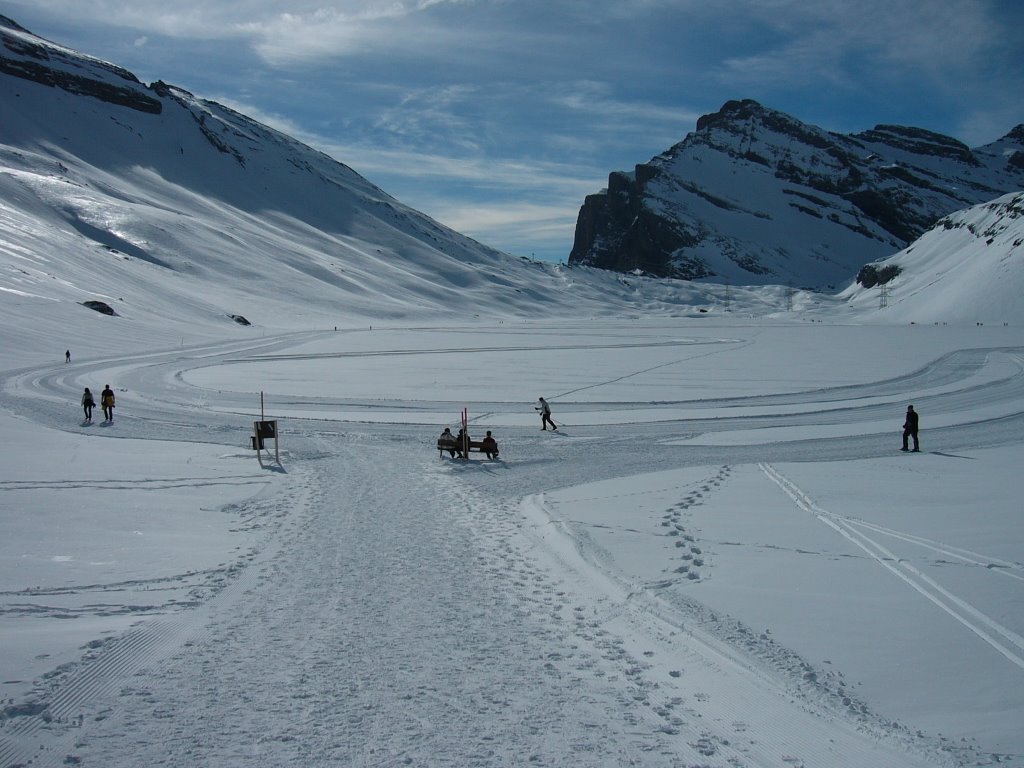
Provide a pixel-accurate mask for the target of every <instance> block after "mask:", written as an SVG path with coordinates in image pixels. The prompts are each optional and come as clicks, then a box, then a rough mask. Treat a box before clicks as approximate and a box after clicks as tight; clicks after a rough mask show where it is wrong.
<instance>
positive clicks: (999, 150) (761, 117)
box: [569, 100, 1024, 289]
mask: <svg viewBox="0 0 1024 768" xmlns="http://www.w3.org/2000/svg"><path fill="white" fill-rule="evenodd" d="M1022 188H1024V125H1020V126H1017V127H1016V128H1014V129H1013V130H1012V131H1011V132H1010V133H1009V134H1007V135H1006V136H1005V137H1003V138H1002V139H1000V140H999V141H997V142H994V143H993V144H989V145H987V146H984V147H980V148H977V149H973V150H972V149H971V148H969V147H967V146H966V145H965V144H963V143H961V142H959V141H957V140H956V139H952V138H949V137H948V136H942V135H940V134H937V133H932V132H931V131H926V130H922V129H920V128H909V127H904V126H895V125H879V126H877V127H875V128H874V129H872V130H869V131H864V132H863V133H858V134H853V135H842V134H836V133H831V132H828V131H825V130H822V129H820V128H817V127H815V126H811V125H806V124H804V123H802V122H800V121H799V120H796V119H795V118H793V117H790V116H788V115H786V114H783V113H782V112H778V111H776V110H772V109H767V108H765V107H763V106H761V105H760V104H758V103H757V102H755V101H751V100H745V101H730V102H728V103H726V104H725V105H724V106H723V107H722V109H721V110H720V111H719V112H717V113H715V114H711V115H705V116H704V117H702V118H700V119H699V120H698V121H697V130H696V131H695V132H693V133H691V134H689V135H688V136H687V137H686V138H685V139H684V140H683V141H682V142H680V143H679V144H677V145H676V146H674V147H672V148H671V149H669V150H668V151H667V152H665V153H663V154H661V155H659V156H657V157H655V158H653V159H652V160H651V161H650V162H648V163H644V164H641V165H637V166H636V168H635V169H634V171H633V172H632V173H627V172H615V173H612V174H611V175H610V176H609V179H608V188H607V189H606V190H604V191H602V192H600V193H598V194H594V195H590V196H588V197H587V198H586V200H585V202H584V204H583V206H582V208H581V209H580V214H579V219H578V221H577V225H576V240H575V243H574V245H573V249H572V253H571V255H570V257H569V263H570V264H586V265H590V266H596V267H602V268H605V269H611V270H616V271H621V272H628V271H635V270H641V271H643V272H646V273H650V274H654V275H658V276H663V277H680V278H685V279H691V280H696V279H702V278H707V279H711V280H714V281H715V282H725V281H731V282H736V283H742V284H773V283H774V284H781V283H786V282H792V283H795V284H797V285H800V286H807V287H813V288H818V289H821V288H831V287H834V286H836V285H840V284H844V283H846V282H848V281H849V280H850V279H851V278H852V276H853V275H855V274H857V272H858V270H859V269H860V267H861V266H862V265H864V264H865V263H867V262H872V261H878V260H881V259H884V258H886V257H888V256H890V255H891V254H892V253H894V252H895V251H898V250H899V249H901V248H904V247H905V246H906V245H908V244H909V243H910V242H911V241H912V240H913V239H914V238H916V237H918V236H919V235H920V234H921V233H923V232H924V231H926V230H927V229H928V228H930V227H931V226H932V225H933V224H934V223H935V222H936V221H937V220H938V219H939V218H940V217H942V216H944V215H946V214H948V213H951V212H953V211H956V210H959V209H962V208H966V207H968V206H971V205H975V204H978V203H982V202H985V201H988V200H992V199H994V198H996V197H998V196H1000V195H1002V194H1005V193H1007V192H1012V191H1016V190H1018V189H1022Z"/></svg>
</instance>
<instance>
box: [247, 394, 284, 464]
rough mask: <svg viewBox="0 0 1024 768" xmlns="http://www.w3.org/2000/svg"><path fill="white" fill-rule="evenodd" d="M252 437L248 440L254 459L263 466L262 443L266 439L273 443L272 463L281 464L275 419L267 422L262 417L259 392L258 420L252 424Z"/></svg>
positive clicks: (261, 396)
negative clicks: (254, 455)
mask: <svg viewBox="0 0 1024 768" xmlns="http://www.w3.org/2000/svg"><path fill="white" fill-rule="evenodd" d="M252 431H253V435H252V437H251V438H249V440H250V441H251V443H252V447H253V450H254V451H256V459H257V460H258V461H259V462H260V465H262V464H263V454H262V453H261V451H262V450H263V447H264V446H263V441H264V440H267V439H268V438H271V439H273V441H274V461H276V462H277V463H278V464H280V463H281V453H280V447H279V446H280V441H279V440H278V438H277V434H278V433H277V419H272V420H267V419H266V418H265V417H264V415H263V392H260V420H259V421H254V422H253V423H252Z"/></svg>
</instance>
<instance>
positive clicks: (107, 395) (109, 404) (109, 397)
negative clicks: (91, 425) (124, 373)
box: [100, 384, 114, 421]
mask: <svg viewBox="0 0 1024 768" xmlns="http://www.w3.org/2000/svg"><path fill="white" fill-rule="evenodd" d="M100 405H102V406H103V418H105V419H106V420H107V421H113V420H114V390H112V389H111V388H110V385H109V384H107V386H106V387H105V388H104V389H103V391H102V392H100Z"/></svg>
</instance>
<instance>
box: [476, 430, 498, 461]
mask: <svg viewBox="0 0 1024 768" xmlns="http://www.w3.org/2000/svg"><path fill="white" fill-rule="evenodd" d="M480 443H481V445H482V446H483V449H484V453H486V454H487V458H488V459H490V460H491V461H494V460H495V459H496V458H498V441H497V440H495V439H494V436H493V435H492V434H491V430H489V429H488V430H487V437H485V438H484V439H483V440H481V441H480Z"/></svg>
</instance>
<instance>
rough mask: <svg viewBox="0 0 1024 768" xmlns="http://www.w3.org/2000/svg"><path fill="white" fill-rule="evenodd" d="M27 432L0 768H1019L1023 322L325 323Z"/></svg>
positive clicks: (183, 356)
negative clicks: (463, 444)
mask: <svg viewBox="0 0 1024 768" xmlns="http://www.w3.org/2000/svg"><path fill="white" fill-rule="evenodd" d="M107 382H110V383H111V384H112V385H113V387H114V389H115V390H116V391H117V394H118V407H117V410H116V417H115V421H114V422H113V423H112V424H107V423H103V422H102V416H100V415H97V418H96V420H95V422H94V423H92V424H86V423H83V422H82V419H81V413H80V410H79V408H78V405H77V402H78V396H79V393H80V392H81V390H82V387H84V386H90V387H93V388H95V389H97V390H98V389H100V388H102V386H103V385H104V384H105V383H107ZM261 391H263V392H264V393H265V408H266V415H267V417H268V418H275V419H278V420H279V423H280V425H281V430H282V434H281V444H280V447H281V450H282V453H281V464H280V465H277V464H275V463H274V462H273V461H269V460H265V461H264V462H263V463H262V464H260V463H258V462H257V460H256V458H255V457H254V455H253V453H252V452H251V451H249V450H248V449H247V444H248V435H249V433H250V432H251V429H252V421H253V419H254V418H258V416H259V408H260V392H261ZM539 395H544V396H545V397H547V398H548V400H549V401H550V402H551V403H552V405H553V408H554V418H555V421H556V422H557V423H558V424H559V425H560V429H559V431H558V432H557V433H552V432H541V431H540V429H539V419H538V418H537V415H536V413H535V412H534V411H533V409H532V405H533V403H534V401H535V400H536V398H537V396H539ZM908 403H913V404H914V405H915V406H916V407H917V409H918V410H919V411H920V412H921V414H922V435H921V436H922V443H923V445H922V448H923V452H922V453H920V454H903V453H901V452H900V451H899V450H898V448H899V427H900V424H901V422H902V414H903V411H904V410H905V408H906V405H907V404H908ZM463 407H465V408H467V409H468V411H469V417H470V432H471V434H472V435H473V436H474V438H478V437H479V436H481V435H482V434H483V431H484V430H486V429H491V430H493V431H494V433H495V435H496V436H497V438H498V440H499V442H500V443H501V448H502V451H501V460H500V461H497V462H487V461H483V460H481V458H480V457H479V456H478V455H474V457H473V460H472V461H469V462H460V461H452V460H451V459H449V458H447V457H443V458H442V457H439V456H438V453H437V451H436V450H435V449H434V447H433V446H434V440H435V438H436V436H437V434H438V433H439V432H440V431H441V428H442V427H443V426H446V425H447V426H452V427H457V426H458V418H459V412H460V411H461V409H462V408H463ZM0 412H2V414H3V415H0V428H2V429H3V433H4V437H5V442H6V444H7V451H6V453H5V461H4V462H3V463H2V465H0V525H2V530H3V531H4V536H3V537H2V540H0V648H2V653H0V705H2V715H0V768H13V766H17V765H29V764H31V765H33V766H47V765H52V766H57V765H68V764H76V765H84V766H104V767H106V766H140V765H146V766H151V765H166V766H327V765H348V766H390V765H423V766H514V765H531V766H532V765H539V766H566V765H573V766H621V765H636V766H687V767H693V766H722V767H725V766H731V767H733V768H735V767H738V766H751V767H754V766H779V767H780V768H793V767H799V766H803V767H804V768H817V767H820V766H844V767H845V766H850V767H860V766H863V767H864V768H868V767H872V768H874V767H876V766H889V767H893V768H900V767H902V766H922V767H923V766H968V765H997V764H998V765H1008V766H1024V729H1022V728H1021V727H1020V724H1021V723H1022V722H1024V610H1022V608H1024V556H1022V553H1024V521H1022V518H1021V512H1020V509H1021V502H1020V497H1021V490H1022V483H1021V478H1020V467H1021V466H1024V462H1022V459H1024V339H1022V337H1021V334H1020V330H1019V329H1017V328H1005V327H1000V328H987V327H986V328H975V327H970V328H952V327H921V326H916V327H915V326H908V327H899V328H891V327H890V328H884V327H867V326H838V325H827V324H821V323H806V324H784V323H778V324H774V325H773V324H767V323H761V322H758V323H753V322H745V321H744V320H743V319H742V318H734V319H731V320H729V321H725V322H722V321H715V322H714V323H712V322H711V321H710V320H702V319H682V318H678V319H657V320H655V319H651V320H637V321H621V322H618V323H613V322H597V321H590V322H586V323H583V322H580V323H572V322H506V323H502V324H498V325H495V326H492V327H489V328H484V327H440V326H436V327H432V326H421V327H417V328H374V329H373V330H372V331H371V330H369V329H368V328H367V329H350V330H347V331H339V332H333V331H330V332H311V333H308V334H289V335H286V336H280V337H266V338H255V337H254V338H252V339H249V340H238V339H236V340H234V341H231V342H224V343H222V344H211V345H208V346H205V347H202V348H188V347H182V348H178V349H172V350H160V349H155V348H154V349H146V350H136V353H135V354H132V355H125V356H124V357H118V358H113V357H111V358H101V357H94V358H92V359H82V360H77V359H76V360H74V361H73V362H72V363H70V364H64V363H63V362H62V361H58V362H56V363H55V364H53V365H49V366H38V365H37V366H34V367H32V368H24V369H20V370H8V371H6V372H5V373H4V376H3V381H2V389H0ZM270 445H271V447H272V445H273V444H272V443H271V444H270Z"/></svg>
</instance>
